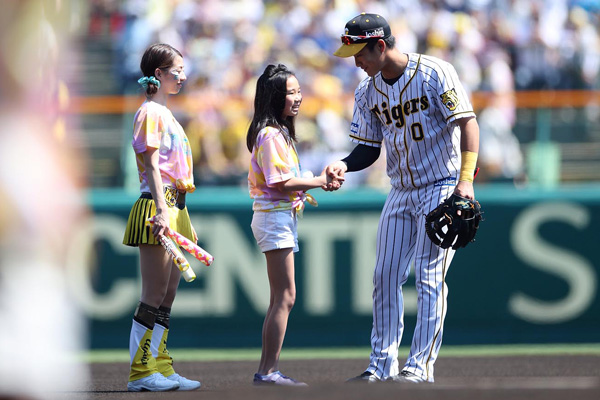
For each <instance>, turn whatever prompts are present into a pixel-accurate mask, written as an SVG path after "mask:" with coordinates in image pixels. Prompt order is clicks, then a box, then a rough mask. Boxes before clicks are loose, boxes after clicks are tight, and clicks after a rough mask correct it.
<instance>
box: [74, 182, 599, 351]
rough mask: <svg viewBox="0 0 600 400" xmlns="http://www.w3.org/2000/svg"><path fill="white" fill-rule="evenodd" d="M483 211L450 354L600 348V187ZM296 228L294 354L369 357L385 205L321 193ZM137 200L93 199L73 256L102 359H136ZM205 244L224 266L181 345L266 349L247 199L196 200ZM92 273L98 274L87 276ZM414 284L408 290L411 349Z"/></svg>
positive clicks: (197, 299)
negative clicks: (467, 347)
mask: <svg viewBox="0 0 600 400" xmlns="http://www.w3.org/2000/svg"><path fill="white" fill-rule="evenodd" d="M476 192H477V195H478V199H479V200H480V202H481V204H482V207H483V209H484V211H485V221H484V222H483V223H482V225H481V228H480V232H479V233H478V236H477V241H476V242H475V243H474V244H471V245H469V246H468V247H467V248H465V249H461V250H459V251H458V252H457V255H456V257H455V259H454V261H453V263H452V266H451V268H450V270H449V272H448V276H447V283H448V286H449V297H448V302H449V305H448V314H447V317H446V324H445V334H444V343H447V344H488V343H490V344H498V343H533V342H537V343H557V342H563V343H577V342H598V341H599V340H600V336H599V334H598V332H600V299H599V296H598V280H599V275H600V256H599V255H598V253H596V250H598V249H600V233H599V231H598V227H599V226H600V187H598V186H593V187H590V186H586V187H576V188H560V189H556V190H550V189H544V190H542V189H540V190H535V189H527V190H525V189H522V190H518V189H515V188H513V187H508V186H506V187H503V186H493V187H492V186H489V187H487V186H481V187H477V188H476ZM315 195H316V196H317V199H318V201H319V207H318V208H313V207H310V206H307V210H306V211H305V213H304V218H303V219H302V220H300V222H299V239H300V252H299V253H297V255H296V280H297V301H296V305H295V307H294V310H293V312H292V316H291V318H290V323H289V327H288V333H287V336H286V342H285V345H286V346H294V347H297V346H300V347H301V346H321V345H322V346H355V345H357V346H368V345H369V337H370V330H371V290H372V277H371V274H372V271H373V263H374V258H375V235H376V230H377V222H378V217H379V212H380V210H381V208H382V206H383V202H384V201H385V193H382V192H377V191H373V190H346V189H345V188H344V189H342V190H340V191H339V192H335V193H324V192H316V191H315ZM136 197H137V196H136V194H135V193H134V194H127V193H125V192H122V191H92V192H90V193H89V204H90V207H91V209H92V210H93V217H92V218H91V220H90V221H89V223H85V224H82V225H81V228H80V229H81V230H80V232H78V233H77V235H75V239H74V240H73V241H72V246H71V250H70V254H69V268H70V269H71V274H70V276H71V277H72V284H73V288H74V293H75V297H76V301H77V303H78V304H80V306H81V308H82V310H83V312H84V313H85V315H86V316H87V317H88V318H89V321H90V324H89V329H90V337H91V339H90V340H91V343H90V345H91V347H92V348H119V347H123V348H124V347H126V346H127V343H128V337H129V329H130V325H131V317H132V314H133V311H134V308H135V306H136V304H137V301H138V299H139V285H140V281H139V267H138V255H137V249H135V248H129V247H126V246H124V245H122V244H121V240H122V237H123V232H124V229H125V224H126V222H127V216H128V214H129V210H130V207H131V205H132V204H133V202H134V201H135V199H136ZM188 199H189V201H188V208H189V211H190V215H191V218H192V222H193V224H194V226H195V227H196V230H197V231H198V236H199V244H200V245H201V246H202V247H204V248H205V249H207V250H208V251H209V252H211V253H212V254H213V255H214V256H215V262H214V263H213V265H212V266H211V267H205V266H204V265H202V264H200V262H198V261H196V260H195V259H194V258H193V257H191V256H189V257H188V259H189V260H190V263H191V264H192V267H193V268H194V270H195V271H196V274H197V276H198V278H197V279H196V280H195V281H194V282H191V283H187V282H185V281H183V280H182V281H181V284H180V287H179V293H178V296H177V299H176V301H175V305H174V307H173V313H172V320H171V327H172V334H171V335H170V338H169V342H170V346H172V347H237V346H240V347H258V346H260V338H261V328H262V319H263V317H264V312H265V310H266V308H267V305H268V301H269V287H268V283H267V278H266V267H265V260H264V256H263V255H262V254H261V253H260V251H259V250H258V248H257V246H256V243H255V242H254V238H253V236H252V233H251V230H250V221H251V219H252V212H251V201H250V199H249V198H248V196H247V192H246V190H244V189H238V188H222V189H219V188H211V189H198V190H197V191H196V192H195V193H194V194H192V195H190V196H188ZM86 265H89V266H90V267H89V268H88V267H84V266H86ZM413 283H414V280H412V279H411V280H409V283H408V285H407V286H405V288H406V289H405V294H406V299H407V300H406V304H407V310H406V316H405V322H406V325H407V334H406V335H405V337H404V340H403V341H402V344H403V345H408V344H409V343H410V339H411V338H410V337H411V335H412V329H413V327H414V322H415V316H416V297H415V290H414V285H413Z"/></svg>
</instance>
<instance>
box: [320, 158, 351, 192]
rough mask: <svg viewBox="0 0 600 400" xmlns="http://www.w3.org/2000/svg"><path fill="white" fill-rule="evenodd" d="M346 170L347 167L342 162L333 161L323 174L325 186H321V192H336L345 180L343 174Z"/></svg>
mask: <svg viewBox="0 0 600 400" xmlns="http://www.w3.org/2000/svg"><path fill="white" fill-rule="evenodd" d="M347 169H348V167H347V166H346V163H345V162H343V161H335V162H333V163H331V164H329V165H328V166H327V167H325V170H324V171H323V172H324V173H325V174H326V175H327V184H325V185H323V186H322V188H323V190H325V191H326V192H331V191H334V190H338V189H339V188H340V187H341V186H342V184H343V182H344V180H345V178H344V174H345V173H346V170H347Z"/></svg>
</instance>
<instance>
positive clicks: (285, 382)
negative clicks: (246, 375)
mask: <svg viewBox="0 0 600 400" xmlns="http://www.w3.org/2000/svg"><path fill="white" fill-rule="evenodd" d="M266 385H279V386H308V385H307V384H306V383H304V382H298V381H297V380H295V379H292V378H290V377H289V376H285V375H283V374H282V373H281V372H279V371H275V372H271V373H270V374H268V375H261V374H254V386H266Z"/></svg>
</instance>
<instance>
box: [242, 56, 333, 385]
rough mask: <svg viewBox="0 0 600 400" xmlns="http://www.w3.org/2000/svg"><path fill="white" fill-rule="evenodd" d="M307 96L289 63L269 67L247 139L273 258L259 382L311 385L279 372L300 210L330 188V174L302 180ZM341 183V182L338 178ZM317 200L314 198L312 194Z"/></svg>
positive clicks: (266, 247)
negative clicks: (317, 191) (313, 192)
mask: <svg viewBox="0 0 600 400" xmlns="http://www.w3.org/2000/svg"><path fill="white" fill-rule="evenodd" d="M301 102H302V94H301V92H300V85H299V83H298V80H297V79H296V76H295V75H294V74H293V72H291V71H290V70H288V69H287V68H286V67H285V66H284V65H282V64H279V65H277V66H275V65H269V66H268V67H267V68H266V69H265V71H264V72H263V74H262V75H261V76H260V78H259V79H258V82H257V85H256V97H255V99H254V117H253V119H252V123H251V124H250V128H249V129H248V135H247V138H246V141H247V145H248V150H249V151H250V152H251V153H252V159H251V162H250V171H249V173H248V187H249V190H250V197H251V198H253V199H254V205H253V207H252V209H253V210H254V216H253V218H252V232H253V233H254V237H255V238H256V242H257V243H258V246H259V247H260V249H261V251H262V252H263V253H264V254H265V257H266V259H267V274H268V277H269V284H270V287H271V299H270V303H269V308H268V310H267V315H266V317H265V321H264V324H263V332H262V355H261V359H260V364H259V366H258V371H257V373H256V374H255V375H254V384H255V385H269V384H270V385H286V386H305V385H306V384H305V383H303V382H298V381H296V380H295V379H292V378H290V377H287V376H285V375H283V374H282V373H281V372H279V369H278V363H279V354H280V352H281V346H282V345H283V338H284V336H285V330H286V327H287V321H288V316H289V313H290V311H291V310H292V307H293V305H294V301H295V298H296V285H295V282H294V252H296V251H298V236H297V232H296V212H297V211H301V210H302V208H303V206H304V201H305V200H307V196H309V195H306V194H305V191H306V190H308V189H313V188H318V187H323V186H326V185H327V184H328V183H331V182H332V181H331V178H328V177H327V176H326V175H325V174H321V176H318V177H312V178H302V177H301V172H300V164H299V161H298V154H297V153H296V149H295V146H294V143H295V142H296V131H295V129H294V117H296V115H298V110H299V108H300V103H301ZM336 183H337V185H338V187H339V182H334V184H336ZM308 199H311V197H308Z"/></svg>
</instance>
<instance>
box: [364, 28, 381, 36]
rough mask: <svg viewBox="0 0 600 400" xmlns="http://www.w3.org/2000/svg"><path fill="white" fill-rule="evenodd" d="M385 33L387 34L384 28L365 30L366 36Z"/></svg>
mask: <svg viewBox="0 0 600 400" xmlns="http://www.w3.org/2000/svg"><path fill="white" fill-rule="evenodd" d="M384 35H385V32H384V31H383V28H377V29H374V30H372V31H366V32H365V36H384Z"/></svg>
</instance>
